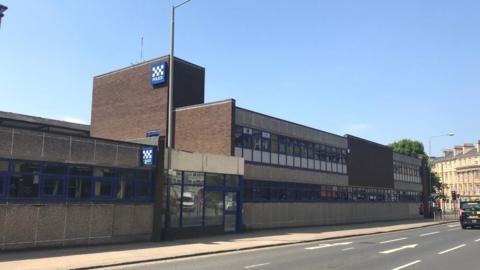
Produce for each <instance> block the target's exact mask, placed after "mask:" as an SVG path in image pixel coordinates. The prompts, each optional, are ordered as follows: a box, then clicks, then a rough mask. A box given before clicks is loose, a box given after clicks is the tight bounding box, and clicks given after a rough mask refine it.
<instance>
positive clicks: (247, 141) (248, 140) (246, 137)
mask: <svg viewBox="0 0 480 270" xmlns="http://www.w3.org/2000/svg"><path fill="white" fill-rule="evenodd" d="M243 148H245V149H252V135H250V134H247V133H243Z"/></svg>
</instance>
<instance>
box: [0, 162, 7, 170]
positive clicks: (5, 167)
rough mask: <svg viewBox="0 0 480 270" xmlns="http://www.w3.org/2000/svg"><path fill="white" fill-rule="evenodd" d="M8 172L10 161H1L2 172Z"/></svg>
mask: <svg viewBox="0 0 480 270" xmlns="http://www.w3.org/2000/svg"><path fill="white" fill-rule="evenodd" d="M6 171H8V161H7V160H0V172H6Z"/></svg>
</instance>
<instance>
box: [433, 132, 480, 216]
mask: <svg viewBox="0 0 480 270" xmlns="http://www.w3.org/2000/svg"><path fill="white" fill-rule="evenodd" d="M433 170H434V172H435V173H437V175H438V176H439V177H440V179H441V181H442V183H444V184H446V188H445V190H444V192H445V194H444V195H445V196H446V197H447V199H446V202H445V205H444V207H445V208H447V209H451V208H453V207H454V204H453V203H452V191H454V192H456V193H457V195H460V197H461V198H464V199H480V141H479V142H477V144H476V145H474V144H471V143H465V144H464V145H463V146H462V145H457V146H455V147H454V148H453V149H448V150H445V151H444V156H443V157H439V158H436V159H435V160H434V166H433Z"/></svg>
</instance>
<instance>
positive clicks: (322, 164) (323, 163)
mask: <svg viewBox="0 0 480 270" xmlns="http://www.w3.org/2000/svg"><path fill="white" fill-rule="evenodd" d="M320 170H322V171H326V170H327V163H326V162H325V161H322V163H321V167H320Z"/></svg>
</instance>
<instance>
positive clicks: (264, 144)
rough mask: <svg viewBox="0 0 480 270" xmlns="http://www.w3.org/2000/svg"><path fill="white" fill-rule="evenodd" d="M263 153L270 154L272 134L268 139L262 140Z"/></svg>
mask: <svg viewBox="0 0 480 270" xmlns="http://www.w3.org/2000/svg"><path fill="white" fill-rule="evenodd" d="M264 133H265V132H264ZM267 134H268V133H267ZM262 151H265V152H270V134H268V138H266V137H263V138H262Z"/></svg>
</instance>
